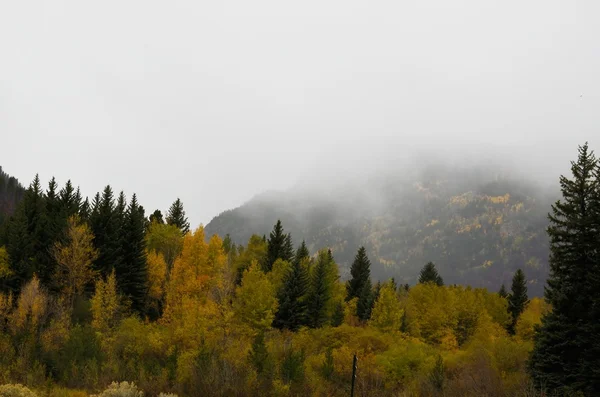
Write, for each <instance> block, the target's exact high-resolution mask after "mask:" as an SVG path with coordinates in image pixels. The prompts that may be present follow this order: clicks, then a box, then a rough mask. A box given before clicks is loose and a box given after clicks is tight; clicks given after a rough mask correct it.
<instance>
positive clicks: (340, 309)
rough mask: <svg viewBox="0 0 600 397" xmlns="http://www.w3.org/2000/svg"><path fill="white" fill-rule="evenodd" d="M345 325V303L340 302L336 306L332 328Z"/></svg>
mask: <svg viewBox="0 0 600 397" xmlns="http://www.w3.org/2000/svg"><path fill="white" fill-rule="evenodd" d="M343 323H344V303H343V302H342V301H341V300H339V301H337V302H336V304H335V310H334V311H333V317H332V318H331V326H332V327H339V326H340V325H342V324H343Z"/></svg>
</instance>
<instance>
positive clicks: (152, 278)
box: [146, 233, 181, 305]
mask: <svg viewBox="0 0 600 397" xmlns="http://www.w3.org/2000/svg"><path fill="white" fill-rule="evenodd" d="M179 234H181V233H179ZM146 259H147V263H148V297H149V298H150V299H151V300H152V303H151V305H155V304H156V303H157V302H160V301H161V300H163V298H164V295H165V283H166V281H167V262H166V261H165V258H164V256H163V254H161V253H159V252H156V251H148V252H147V254H146Z"/></svg>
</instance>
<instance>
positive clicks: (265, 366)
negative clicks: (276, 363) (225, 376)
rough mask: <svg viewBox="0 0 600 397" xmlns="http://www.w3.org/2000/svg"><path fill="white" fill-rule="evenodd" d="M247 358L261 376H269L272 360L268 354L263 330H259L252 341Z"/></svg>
mask: <svg viewBox="0 0 600 397" xmlns="http://www.w3.org/2000/svg"><path fill="white" fill-rule="evenodd" d="M248 360H249V361H250V363H251V364H252V366H253V367H254V369H255V370H256V373H257V374H258V375H259V376H261V377H269V376H270V374H271V372H272V370H273V362H272V360H271V358H270V356H269V351H268V350H267V345H266V344H265V334H264V332H259V333H258V334H257V335H256V337H254V341H253V342H252V350H250V354H249V356H248Z"/></svg>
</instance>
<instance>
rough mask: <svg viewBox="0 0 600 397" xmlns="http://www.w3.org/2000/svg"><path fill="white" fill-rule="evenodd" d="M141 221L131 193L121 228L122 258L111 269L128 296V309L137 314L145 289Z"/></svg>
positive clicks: (145, 274)
mask: <svg viewBox="0 0 600 397" xmlns="http://www.w3.org/2000/svg"><path fill="white" fill-rule="evenodd" d="M119 201H120V200H119ZM145 222H146V215H145V214H144V210H143V208H142V207H141V206H140V205H139V204H138V202H137V197H136V195H135V194H134V195H133V196H132V197H131V202H130V203H129V206H128V207H127V210H126V212H125V217H124V223H123V227H122V230H121V233H122V235H123V238H122V240H121V241H122V242H123V248H122V252H123V261H122V262H121V266H119V267H117V268H116V269H115V270H116V276H117V285H118V286H119V289H120V290H121V292H122V293H123V295H125V296H127V297H129V299H130V300H131V307H132V309H134V310H135V311H137V312H138V313H142V310H143V308H144V303H145V300H146V293H147V290H148V264H147V262H146V239H145V235H146V223H145Z"/></svg>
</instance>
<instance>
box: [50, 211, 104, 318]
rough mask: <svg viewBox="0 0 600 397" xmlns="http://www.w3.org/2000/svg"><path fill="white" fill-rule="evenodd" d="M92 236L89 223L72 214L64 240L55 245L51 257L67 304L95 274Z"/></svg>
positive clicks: (79, 293) (81, 291) (96, 255)
mask: <svg viewBox="0 0 600 397" xmlns="http://www.w3.org/2000/svg"><path fill="white" fill-rule="evenodd" d="M93 239H94V235H93V234H92V231H91V230H90V228H89V226H88V225H87V224H85V223H82V222H81V221H80V219H79V217H78V216H76V215H73V216H71V217H70V218H69V220H68V222H67V239H66V240H67V242H66V243H65V244H63V243H61V242H57V243H56V244H55V245H54V249H53V256H54V259H55V260H56V263H57V265H58V266H57V268H56V274H55V280H56V283H57V285H58V286H59V288H60V290H61V291H62V293H63V294H64V297H65V299H66V301H67V302H68V303H69V306H70V307H72V306H73V300H74V299H75V297H76V296H79V295H81V294H82V293H83V290H84V288H85V286H86V285H87V284H88V283H89V282H90V281H91V280H92V279H93V277H94V274H95V272H94V270H93V268H92V263H93V262H94V260H96V258H97V257H98V251H97V250H96V249H95V248H94V244H93Z"/></svg>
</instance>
